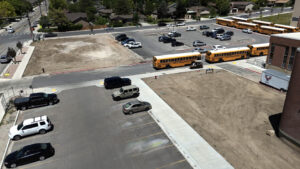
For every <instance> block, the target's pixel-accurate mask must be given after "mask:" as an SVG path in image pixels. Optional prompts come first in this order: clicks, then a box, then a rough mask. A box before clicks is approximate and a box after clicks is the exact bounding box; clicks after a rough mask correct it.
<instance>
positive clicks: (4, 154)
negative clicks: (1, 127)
mask: <svg viewBox="0 0 300 169" xmlns="http://www.w3.org/2000/svg"><path fill="white" fill-rule="evenodd" d="M19 114H20V110H18V113H17V116H16V118H15V121H14V126H15V125H16V123H17V120H18V117H19ZM10 143H11V140H10V138H8V141H7V144H6V147H5V151H4V153H3V156H2V160H1V165H0V168H2V167H3V164H4V158H5V156H6V153H7V150H8V147H9V145H10Z"/></svg>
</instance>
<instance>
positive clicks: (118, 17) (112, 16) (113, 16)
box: [109, 14, 133, 20]
mask: <svg viewBox="0 0 300 169" xmlns="http://www.w3.org/2000/svg"><path fill="white" fill-rule="evenodd" d="M109 18H110V19H117V20H122V19H132V18H133V14H130V15H111V16H110V17H109Z"/></svg>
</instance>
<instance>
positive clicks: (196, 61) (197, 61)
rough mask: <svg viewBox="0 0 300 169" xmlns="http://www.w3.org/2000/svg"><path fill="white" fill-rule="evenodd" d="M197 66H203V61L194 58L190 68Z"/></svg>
mask: <svg viewBox="0 0 300 169" xmlns="http://www.w3.org/2000/svg"><path fill="white" fill-rule="evenodd" d="M197 68H203V63H202V61H201V60H195V62H193V63H192V64H191V65H190V69H197Z"/></svg>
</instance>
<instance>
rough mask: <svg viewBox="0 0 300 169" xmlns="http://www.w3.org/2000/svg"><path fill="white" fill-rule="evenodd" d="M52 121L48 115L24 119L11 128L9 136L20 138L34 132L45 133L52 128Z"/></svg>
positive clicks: (15, 138) (13, 138)
mask: <svg viewBox="0 0 300 169" xmlns="http://www.w3.org/2000/svg"><path fill="white" fill-rule="evenodd" d="M52 127H53V126H52V123H51V122H50V120H49V118H48V117H47V116H45V115H44V116H40V117H35V118H30V119H26V120H24V121H23V122H22V123H20V124H18V125H15V126H13V127H11V128H10V130H9V134H8V136H9V138H10V139H12V140H20V139H21V138H22V137H24V136H28V135H33V134H37V133H40V134H45V133H46V132H47V131H49V130H51V128H52Z"/></svg>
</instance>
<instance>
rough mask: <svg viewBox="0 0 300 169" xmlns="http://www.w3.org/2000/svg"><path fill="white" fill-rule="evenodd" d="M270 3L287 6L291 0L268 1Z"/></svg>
mask: <svg viewBox="0 0 300 169" xmlns="http://www.w3.org/2000/svg"><path fill="white" fill-rule="evenodd" d="M268 2H272V3H276V4H285V3H287V2H289V0H268Z"/></svg>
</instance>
